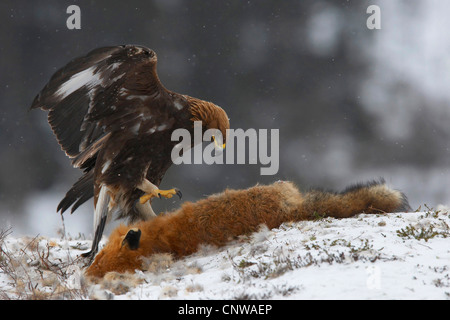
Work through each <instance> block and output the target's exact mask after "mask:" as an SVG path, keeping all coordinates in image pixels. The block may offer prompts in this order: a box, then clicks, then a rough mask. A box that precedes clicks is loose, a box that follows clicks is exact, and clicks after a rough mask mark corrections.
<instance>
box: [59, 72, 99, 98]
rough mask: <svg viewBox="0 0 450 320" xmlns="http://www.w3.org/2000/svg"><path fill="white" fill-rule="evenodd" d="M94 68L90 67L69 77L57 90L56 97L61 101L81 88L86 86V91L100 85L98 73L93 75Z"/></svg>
mask: <svg viewBox="0 0 450 320" xmlns="http://www.w3.org/2000/svg"><path fill="white" fill-rule="evenodd" d="M95 68H96V66H92V67H90V68H87V69H85V70H83V71H80V72H78V73H76V74H74V75H73V76H71V77H70V79H69V80H67V81H66V82H64V83H63V84H62V85H61V86H60V87H59V88H58V90H57V91H56V95H58V96H59V97H60V98H61V99H64V98H65V97H67V96H68V95H70V94H71V93H73V92H75V91H77V90H78V89H80V88H81V87H83V86H87V87H88V89H91V88H92V87H93V86H95V85H97V84H99V83H101V82H102V79H101V77H100V73H94V70H95Z"/></svg>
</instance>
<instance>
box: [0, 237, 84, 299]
mask: <svg viewBox="0 0 450 320" xmlns="http://www.w3.org/2000/svg"><path fill="white" fill-rule="evenodd" d="M9 234H10V230H6V231H1V232H0V276H2V279H3V282H7V285H6V286H5V287H4V286H3V285H1V284H0V299H3V300H9V299H14V300H17V299H22V300H40V299H85V298H87V297H88V292H87V289H86V288H87V286H86V283H85V279H84V277H83V274H82V272H81V269H82V263H83V262H82V261H80V260H79V259H73V258H72V257H71V255H70V254H69V252H67V254H66V256H65V257H64V258H61V257H58V258H55V257H54V256H53V255H52V254H51V250H52V247H54V246H56V245H57V244H56V243H52V242H51V241H47V240H46V239H45V238H43V237H35V238H22V239H21V241H20V243H19V242H17V243H14V245H13V246H14V249H13V250H11V249H10V248H8V245H7V244H6V241H5V239H6V237H7V236H8V235H9ZM17 246H19V247H17ZM1 274H3V275H1ZM5 278H6V279H5ZM5 288H6V289H5Z"/></svg>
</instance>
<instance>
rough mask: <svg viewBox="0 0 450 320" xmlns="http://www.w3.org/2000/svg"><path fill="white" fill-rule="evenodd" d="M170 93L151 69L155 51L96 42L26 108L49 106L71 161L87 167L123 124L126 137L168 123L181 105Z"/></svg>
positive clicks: (64, 68) (60, 139) (56, 132)
mask: <svg viewBox="0 0 450 320" xmlns="http://www.w3.org/2000/svg"><path fill="white" fill-rule="evenodd" d="M169 98H170V94H169V92H168V91H167V90H165V89H164V87H163V86H162V85H161V83H160V81H159V79H158V76H157V74H156V54H155V53H154V52H153V51H152V50H150V49H148V48H145V47H141V46H132V45H127V46H125V45H124V46H116V47H104V48H99V49H96V50H93V51H91V52H90V53H88V54H87V55H86V56H84V57H80V58H76V59H74V60H72V61H71V62H69V63H68V64H67V65H66V66H65V67H63V68H61V69H60V70H58V71H57V72H56V73H55V74H54V75H53V76H52V78H51V79H50V81H49V82H48V83H47V85H46V86H45V87H44V88H43V89H42V91H41V92H40V93H39V94H38V95H37V96H36V98H35V99H34V101H33V104H32V106H31V108H32V109H34V108H41V109H44V110H48V111H49V113H48V121H49V123H50V126H51V128H52V130H53V132H54V134H55V135H56V138H57V140H58V143H59V144H60V145H61V148H62V149H63V150H64V151H65V152H66V154H67V156H69V157H70V158H71V159H72V163H73V165H74V166H75V167H80V168H87V169H88V170H90V169H91V168H92V167H93V166H94V164H95V159H96V157H97V154H98V151H99V150H100V149H101V148H102V147H103V146H104V145H105V143H106V142H107V140H108V139H109V137H110V136H111V135H112V134H113V133H114V132H117V131H120V130H122V131H123V135H124V138H125V137H126V136H127V135H129V136H130V137H131V136H133V135H138V134H140V133H144V132H145V133H148V134H151V133H152V130H153V132H154V131H155V130H157V128H159V127H160V126H162V125H165V126H166V127H167V123H168V121H170V118H171V116H172V114H173V112H176V111H179V109H181V108H182V107H183V108H184V107H185V106H184V105H181V104H180V103H175V104H174V103H173V101H170V99H169ZM168 99H169V101H168ZM144 130H145V131H144Z"/></svg>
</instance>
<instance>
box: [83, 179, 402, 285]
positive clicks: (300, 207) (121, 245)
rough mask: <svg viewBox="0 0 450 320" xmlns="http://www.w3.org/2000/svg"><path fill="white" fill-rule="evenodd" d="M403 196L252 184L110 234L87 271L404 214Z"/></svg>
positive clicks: (375, 188) (378, 185) (377, 190)
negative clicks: (293, 226)
mask: <svg viewBox="0 0 450 320" xmlns="http://www.w3.org/2000/svg"><path fill="white" fill-rule="evenodd" d="M408 210H410V207H409V204H408V201H407V199H406V196H405V195H404V194H403V193H401V192H400V191H397V190H393V189H390V188H389V187H387V186H386V185H385V183H384V181H383V180H381V181H375V182H370V183H367V184H364V185H363V184H360V185H356V186H352V187H350V188H347V189H346V190H345V191H343V192H340V193H332V192H324V191H318V190H313V191H310V192H307V193H301V192H300V191H299V190H298V189H297V188H296V187H295V186H294V184H293V183H291V182H281V181H280V182H275V183H273V184H271V185H266V186H263V185H256V186H254V187H252V188H249V189H246V190H228V189H227V190H225V191H224V192H222V193H218V194H215V195H211V196H209V197H208V198H206V199H203V200H200V201H197V202H195V203H192V202H186V203H184V204H183V205H182V207H181V208H180V209H178V210H176V211H174V212H171V213H168V214H165V215H160V216H158V217H156V218H154V219H152V220H149V221H142V222H139V223H137V224H134V225H131V226H125V225H120V226H119V227H118V228H117V229H115V230H114V231H113V232H112V233H111V235H110V237H109V241H108V243H107V244H106V246H105V247H104V248H103V250H102V251H101V252H100V253H99V254H98V255H97V256H96V257H95V260H94V262H93V263H92V265H91V266H90V267H89V268H88V269H87V270H86V274H87V275H88V276H93V277H103V276H104V275H105V274H106V273H107V272H109V271H117V272H126V271H134V270H135V269H139V268H140V267H141V257H145V256H149V255H151V254H154V253H163V252H166V253H172V254H173V255H174V256H175V257H176V258H177V257H178V258H179V257H182V256H186V255H189V254H192V253H194V252H195V251H197V249H198V247H199V245H200V244H210V245H215V246H218V247H220V246H223V245H225V244H226V243H227V242H229V241H230V240H233V239H234V238H236V237H238V236H240V235H245V234H249V233H251V232H255V231H257V230H258V228H259V226H260V225H261V224H265V225H267V227H268V228H269V229H272V228H276V227H279V226H280V225H281V224H282V223H283V222H289V221H300V220H311V219H314V218H317V215H320V216H327V217H335V218H347V217H351V216H353V215H355V214H358V213H363V212H364V213H387V212H405V211H408Z"/></svg>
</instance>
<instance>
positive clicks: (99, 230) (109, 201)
mask: <svg viewBox="0 0 450 320" xmlns="http://www.w3.org/2000/svg"><path fill="white" fill-rule="evenodd" d="M114 204H115V201H114V196H113V194H112V193H111V192H110V191H109V189H108V187H107V186H105V185H102V186H101V187H100V192H99V194H98V200H97V204H96V206H95V212H94V230H95V234H94V239H93V241H92V247H91V251H89V252H86V253H83V254H82V256H83V257H85V258H88V259H89V262H88V264H90V263H91V262H92V260H93V259H94V257H95V255H96V254H97V252H98V245H99V243H100V240H101V238H102V235H103V230H104V229H105V225H106V222H107V220H108V218H109V214H110V212H111V205H114Z"/></svg>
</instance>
